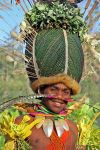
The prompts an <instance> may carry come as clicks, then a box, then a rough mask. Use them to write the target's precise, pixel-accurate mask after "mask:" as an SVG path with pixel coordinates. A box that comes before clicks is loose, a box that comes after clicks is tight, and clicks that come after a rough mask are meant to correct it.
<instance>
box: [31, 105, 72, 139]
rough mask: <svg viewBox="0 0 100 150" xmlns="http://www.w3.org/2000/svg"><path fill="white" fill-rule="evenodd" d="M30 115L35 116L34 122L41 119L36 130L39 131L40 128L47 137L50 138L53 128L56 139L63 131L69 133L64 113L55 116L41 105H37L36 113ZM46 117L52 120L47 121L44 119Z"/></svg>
mask: <svg viewBox="0 0 100 150" xmlns="http://www.w3.org/2000/svg"><path fill="white" fill-rule="evenodd" d="M30 115H32V116H35V120H36V119H39V118H41V120H42V121H41V122H40V123H38V124H37V125H36V128H37V129H39V128H40V127H42V128H43V131H44V133H45V135H46V136H47V137H50V136H51V134H52V132H53V129H54V128H55V129H56V133H57V135H58V137H61V136H62V134H63V132H64V131H65V130H66V131H69V126H68V124H67V122H66V120H65V117H66V116H67V114H66V111H62V112H60V113H59V114H56V113H53V112H51V111H50V110H48V109H47V108H46V107H45V106H43V105H37V109H36V111H35V112H34V113H31V114H30ZM47 116H52V117H53V119H48V118H46V117H47Z"/></svg>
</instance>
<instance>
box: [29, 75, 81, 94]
mask: <svg viewBox="0 0 100 150" xmlns="http://www.w3.org/2000/svg"><path fill="white" fill-rule="evenodd" d="M56 83H63V84H64V85H65V86H67V87H68V88H69V89H71V90H72V92H73V95H75V94H77V93H78V92H79V91H80V86H79V84H78V82H77V81H76V80H74V79H72V78H71V77H70V76H68V75H65V74H58V75H55V76H49V77H40V78H39V79H37V80H36V81H34V82H33V83H31V88H32V89H33V91H35V92H36V90H37V89H38V88H39V87H40V86H42V85H51V84H56Z"/></svg>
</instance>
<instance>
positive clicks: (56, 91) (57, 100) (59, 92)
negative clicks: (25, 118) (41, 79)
mask: <svg viewBox="0 0 100 150" xmlns="http://www.w3.org/2000/svg"><path fill="white" fill-rule="evenodd" d="M42 92H43V94H46V95H53V96H54V98H53V99H50V100H42V103H43V105H45V106H46V107H47V108H48V109H49V110H50V111H52V112H54V113H57V114H59V113H60V111H62V110H64V109H65V108H66V104H67V101H66V99H67V98H70V96H71V94H70V89H68V88H67V87H66V86H65V85H64V84H62V83H57V84H53V85H50V86H47V87H46V88H45V89H44V91H42ZM46 118H50V119H52V120H53V117H52V116H51V117H46ZM21 120H22V117H19V118H17V119H16V123H17V124H19V123H20V122H21ZM32 121H34V117H30V121H29V123H31V122H32ZM66 122H67V124H68V125H69V129H70V133H71V134H70V137H69V139H67V141H66V145H65V147H66V150H74V149H75V144H76V141H77V135H78V130H77V127H76V125H75V124H74V123H73V122H72V121H70V120H66ZM54 128H55V127H54ZM55 132H56V130H55ZM27 140H28V142H29V143H30V146H31V147H32V150H46V147H47V146H48V145H49V144H50V138H48V137H46V135H45V133H44V131H43V129H42V127H41V128H39V129H36V128H35V127H33V128H32V134H31V135H30V136H29V137H28V138H27ZM70 141H71V143H72V144H71V145H72V146H71V147H70Z"/></svg>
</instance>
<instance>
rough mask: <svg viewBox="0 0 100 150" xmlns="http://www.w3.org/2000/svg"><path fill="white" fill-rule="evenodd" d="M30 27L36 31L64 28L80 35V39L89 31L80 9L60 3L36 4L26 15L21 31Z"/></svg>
mask: <svg viewBox="0 0 100 150" xmlns="http://www.w3.org/2000/svg"><path fill="white" fill-rule="evenodd" d="M29 27H31V28H33V29H34V30H35V31H40V30H43V29H52V28H62V29H65V30H67V32H68V33H78V34H79V36H80V37H83V35H84V33H85V32H86V31H87V28H86V24H85V21H84V19H83V15H82V14H81V12H80V9H79V8H75V7H73V6H71V5H70V4H69V3H64V4H60V3H59V2H54V3H51V4H46V3H45V4H40V3H36V4H34V5H33V6H32V8H31V10H30V11H28V13H26V15H25V19H24V22H22V24H21V29H23V28H24V29H25V30H27V28H28V29H29ZM28 32H30V29H29V30H28Z"/></svg>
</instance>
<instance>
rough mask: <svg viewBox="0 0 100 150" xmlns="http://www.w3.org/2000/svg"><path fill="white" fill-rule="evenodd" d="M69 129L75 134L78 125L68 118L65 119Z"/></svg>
mask: <svg viewBox="0 0 100 150" xmlns="http://www.w3.org/2000/svg"><path fill="white" fill-rule="evenodd" d="M66 122H67V124H68V126H69V129H70V130H72V131H73V132H74V133H75V134H78V127H77V124H76V123H75V122H73V121H71V120H69V119H67V120H66Z"/></svg>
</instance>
